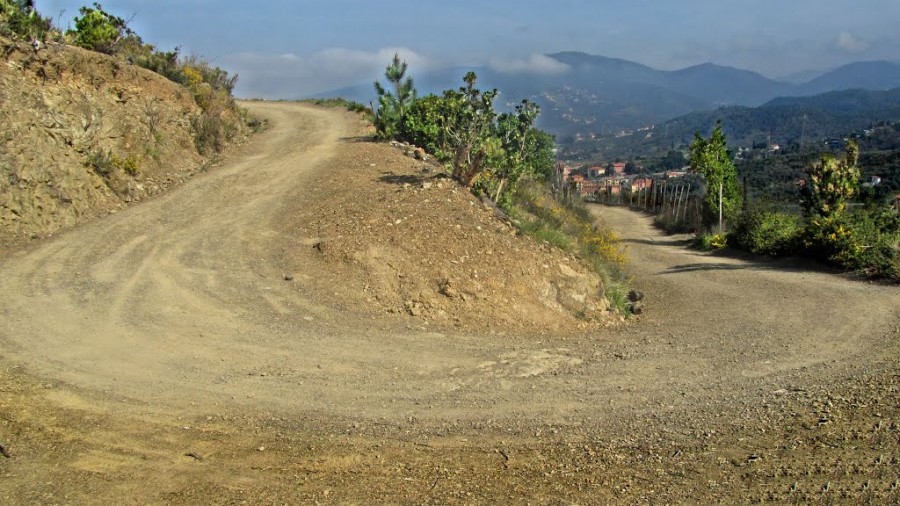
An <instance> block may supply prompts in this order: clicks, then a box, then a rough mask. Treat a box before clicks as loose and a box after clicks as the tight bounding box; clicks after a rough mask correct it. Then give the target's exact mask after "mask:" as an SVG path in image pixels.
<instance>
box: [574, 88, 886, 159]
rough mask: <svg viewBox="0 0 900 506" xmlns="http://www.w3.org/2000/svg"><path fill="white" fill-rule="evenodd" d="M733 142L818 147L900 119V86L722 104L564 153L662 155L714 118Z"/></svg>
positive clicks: (605, 156)
mask: <svg viewBox="0 0 900 506" xmlns="http://www.w3.org/2000/svg"><path fill="white" fill-rule="evenodd" d="M718 120H721V121H722V129H723V132H724V133H725V136H726V137H727V138H728V144H729V146H731V147H732V148H735V147H747V148H749V147H752V146H754V145H756V146H760V145H762V146H771V145H775V144H780V145H783V146H790V145H796V146H799V147H804V148H813V147H815V146H817V145H818V146H822V143H823V141H824V142H826V143H828V142H834V141H838V144H840V142H839V140H840V139H841V138H843V137H845V136H847V135H848V134H851V133H853V132H859V131H861V130H864V129H868V128H870V127H871V125H873V124H875V123H878V122H896V121H900V88H894V89H891V90H886V91H869V90H863V89H858V88H857V89H850V90H841V91H831V92H828V93H823V94H819V95H815V96H811V97H780V98H776V99H773V100H770V101H769V102H767V103H765V104H763V105H761V106H759V107H745V106H725V107H720V108H718V109H714V110H711V111H698V112H693V113H690V114H686V115H684V116H679V117H678V118H674V119H671V120H668V121H665V122H663V123H661V124H658V125H654V126H653V127H652V128H649V129H644V130H641V131H636V132H629V134H627V135H609V136H599V137H596V138H595V139H589V138H586V139H583V140H582V141H579V142H575V143H571V144H565V145H563V146H562V154H563V156H565V157H567V158H598V159H608V158H616V157H621V158H626V159H630V158H635V157H641V156H660V155H663V154H665V153H666V152H667V151H668V150H670V149H672V148H677V147H679V146H685V145H688V144H690V142H691V141H692V140H693V138H694V133H695V132H700V133H701V134H702V135H708V134H709V132H710V131H711V130H712V128H713V126H714V125H715V123H716V121H718Z"/></svg>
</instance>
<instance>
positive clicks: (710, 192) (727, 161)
mask: <svg viewBox="0 0 900 506" xmlns="http://www.w3.org/2000/svg"><path fill="white" fill-rule="evenodd" d="M726 144H727V140H726V139H725V134H724V133H723V132H722V122H721V121H717V122H716V127H715V128H714V129H713V131H712V134H711V135H710V136H709V138H708V139H706V138H704V137H703V136H702V135H700V132H696V133H695V134H694V142H693V143H691V171H692V172H696V173H698V174H701V175H702V176H703V178H704V180H705V181H706V196H705V197H704V199H703V202H704V209H705V212H704V221H705V222H706V224H707V225H708V226H712V225H713V224H714V223H718V227H719V231H720V232H721V231H722V230H723V229H724V227H725V222H727V221H728V220H729V219H730V218H731V217H733V216H734V215H735V213H736V212H738V211H739V210H740V207H741V189H740V186H739V185H738V177H737V169H736V168H735V166H734V162H733V161H732V160H731V155H730V153H728V148H727V145H726Z"/></svg>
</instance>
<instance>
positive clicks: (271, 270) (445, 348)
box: [0, 103, 900, 502]
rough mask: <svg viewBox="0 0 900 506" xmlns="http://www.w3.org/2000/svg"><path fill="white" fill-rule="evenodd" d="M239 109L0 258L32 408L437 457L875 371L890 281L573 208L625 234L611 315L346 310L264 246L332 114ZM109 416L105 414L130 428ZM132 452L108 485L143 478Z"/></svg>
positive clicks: (309, 170)
mask: <svg viewBox="0 0 900 506" xmlns="http://www.w3.org/2000/svg"><path fill="white" fill-rule="evenodd" d="M251 107H252V109H253V110H254V112H257V113H259V114H262V115H265V116H266V117H268V118H270V121H271V124H272V127H271V129H270V130H269V131H268V132H267V133H265V134H263V135H262V136H260V137H259V138H258V139H257V140H256V141H255V142H254V144H253V145H252V146H251V147H250V148H248V151H247V153H246V154H244V155H243V156H241V157H239V158H238V159H236V160H234V161H233V162H230V163H228V164H227V165H225V166H223V167H220V168H217V169H215V170H213V171H211V172H210V173H208V174H205V175H203V176H201V177H198V178H197V179H195V180H194V181H192V182H190V183H188V184H186V185H184V186H183V187H181V188H179V189H177V190H176V191H173V192H171V193H169V194H167V195H164V196H162V197H160V198H157V199H154V200H152V201H150V202H147V203H145V204H142V205H139V206H135V207H133V208H130V209H128V210H126V211H123V212H120V213H118V214H116V215H114V216H111V217H108V218H106V219H103V220H99V221H97V222H94V223H91V224H88V225H86V226H83V227H80V228H78V229H77V230H74V231H72V232H70V233H67V234H64V235H62V236H60V237H58V238H56V239H54V240H52V241H49V242H47V243H44V244H42V245H39V246H38V247H35V248H32V249H29V250H25V251H20V252H18V253H16V254H14V255H12V256H11V257H10V258H7V259H5V260H4V261H3V262H2V264H0V293H2V294H3V296H2V298H0V317H2V324H0V358H2V362H3V363H4V364H6V367H7V368H9V367H11V366H17V369H16V370H21V371H24V373H25V374H27V375H29V376H30V377H35V378H38V379H39V380H40V381H41V382H50V383H54V384H57V385H60V386H61V387H62V390H61V392H60V393H56V394H55V395H53V396H50V397H48V399H49V402H50V405H52V403H53V402H58V403H60V405H61V406H66V407H69V408H72V407H74V408H78V409H83V410H88V411H91V412H103V413H106V414H107V415H108V414H109V413H110V412H116V411H120V412H121V413H130V415H129V416H136V417H138V418H137V419H138V420H140V419H146V420H164V419H167V417H169V418H172V417H174V416H175V415H176V414H177V415H178V416H179V419H181V418H180V417H208V419H211V416H212V415H213V414H215V415H216V416H218V415H219V414H221V413H223V412H227V413H231V414H233V415H234V416H241V415H242V414H243V415H247V414H252V413H261V412H265V413H272V414H278V416H284V417H288V418H303V419H308V420H316V422H315V423H312V425H314V426H316V427H317V430H321V431H326V432H327V431H328V430H334V431H335V432H333V435H334V436H335V437H338V438H340V437H341V436H340V435H341V434H344V432H342V431H344V430H345V429H344V428H336V429H327V427H330V426H331V424H338V425H340V426H341V427H344V425H342V424H344V423H346V424H347V425H346V426H349V427H353V428H354V430H357V431H358V432H360V433H362V434H363V435H364V436H365V437H367V438H371V439H369V440H371V441H382V442H383V441H385V440H390V439H392V438H398V437H401V436H402V438H403V440H407V439H409V438H410V437H426V438H427V437H433V436H434V435H435V434H436V433H448V432H447V431H448V430H449V429H447V427H450V426H452V427H454V428H455V429H454V430H458V431H459V434H458V435H459V438H460V439H457V440H455V441H456V442H455V443H454V444H453V445H454V446H453V447H454V448H455V449H456V450H454V451H459V450H460V449H461V448H467V447H469V446H472V447H477V446H478V445H477V444H476V443H475V442H473V441H471V440H470V438H472V437H477V435H478V434H480V433H485V434H487V433H490V434H494V433H495V432H497V431H512V432H511V433H513V434H518V433H523V434H531V435H534V434H541V433H544V432H543V431H548V430H550V429H548V427H567V428H568V430H569V431H571V434H575V435H578V437H587V436H586V435H589V434H606V435H607V436H604V437H610V438H612V437H619V436H623V435H626V434H630V435H634V434H641V433H643V432H642V431H646V432H647V434H654V435H658V434H659V433H660V432H659V431H678V433H679V434H683V437H684V438H691V437H693V435H694V434H695V433H698V432H700V431H702V430H703V429H702V427H708V426H709V424H710V423H715V422H714V420H717V419H719V418H721V417H723V416H731V415H729V414H732V415H733V414H734V413H743V412H744V411H745V410H746V409H747V407H748V406H754V405H759V404H762V403H765V402H767V401H768V400H770V399H771V396H772V392H773V391H779V390H784V389H794V390H799V389H803V388H813V387H814V386H815V385H819V384H825V383H829V382H840V381H842V379H843V378H846V377H850V376H852V375H853V374H855V373H856V372H858V371H861V370H864V369H867V368H868V369H879V368H880V369H882V370H884V369H888V370H894V369H895V368H896V364H897V359H898V354H897V332H898V323H900V289H898V288H897V287H891V286H880V285H876V284H868V283H861V282H855V281H850V280H847V279H844V278H841V277H839V276H835V275H833V274H829V273H826V272H811V271H808V270H802V269H799V268H795V267H794V266H792V265H791V264H789V263H784V262H765V261H755V260H754V261H745V260H738V259H730V258H721V257H715V256H710V255H706V254H701V253H697V252H693V251H690V250H688V249H685V248H684V247H683V245H682V244H680V243H678V241H677V240H678V239H679V238H677V237H676V238H674V239H673V238H670V237H665V236H663V235H661V234H660V233H659V232H658V231H656V230H655V229H653V228H652V227H651V226H650V221H649V218H647V217H644V216H642V215H639V214H636V213H633V212H631V211H628V210H626V209H623V208H595V212H596V213H597V214H598V215H600V216H602V217H603V218H604V219H605V220H607V221H608V222H609V223H610V224H611V225H612V226H613V227H614V228H616V229H618V230H619V231H621V232H622V233H623V235H624V236H625V239H626V241H627V243H628V244H629V248H630V256H631V259H632V261H631V264H632V269H633V272H634V275H635V280H634V281H635V284H636V286H637V287H638V288H640V289H642V290H643V291H645V292H646V293H647V294H648V301H647V310H646V313H645V314H644V315H643V316H641V317H640V319H639V320H637V322H636V323H634V324H632V325H630V326H627V327H626V328H624V329H619V330H610V331H608V332H604V333H603V334H601V335H593V336H585V337H583V338H579V339H576V338H568V339H562V338H557V337H554V336H547V337H545V338H543V339H540V340H538V339H533V340H531V339H529V340H524V339H516V338H515V336H508V337H497V336H492V337H488V336H447V335H441V334H436V333H428V332H423V331H410V330H404V329H384V328H374V327H372V326H371V325H370V324H369V322H367V321H365V320H363V319H361V320H354V319H348V318H346V317H345V316H344V315H342V314H341V313H340V312H337V311H335V310H334V309H332V308H329V307H327V306H326V305H323V304H321V303H320V302H319V301H316V300H312V299H311V298H309V297H307V296H306V295H305V294H304V293H302V292H300V291H298V289H297V287H296V286H295V285H294V284H291V283H286V282H285V281H284V280H283V274H284V272H283V266H282V265H280V262H281V258H280V257H279V256H278V254H277V252H278V251H279V247H278V244H279V243H280V242H283V241H284V240H285V239H284V234H285V233H287V231H285V230H282V228H281V227H280V225H279V224H280V221H281V220H280V217H281V216H283V213H290V212H292V210H294V209H298V208H299V207H298V206H311V205H316V206H321V207H322V209H324V210H327V209H328V202H329V199H331V198H336V196H332V195H327V194H321V193H317V192H316V191H314V190H312V189H311V188H313V185H312V184H311V181H312V180H313V178H314V177H322V174H327V171H328V167H329V164H330V163H334V162H333V155H334V154H335V153H336V152H337V150H340V149H342V146H346V144H344V143H345V142H347V141H345V140H344V139H343V138H344V137H345V136H348V135H350V134H351V133H352V132H351V130H352V128H351V126H350V125H349V124H348V120H347V119H346V116H344V115H342V114H339V113H335V112H331V111H323V110H319V109H314V108H309V107H305V106H301V105H296V104H281V103H277V104H266V103H254V104H252V105H251ZM326 212H327V211H326ZM300 274H302V275H304V276H315V273H314V272H303V273H300ZM335 289H336V290H337V289H340V287H335ZM76 392H77V393H76ZM88 398H89V399H90V401H88V400H85V399H88ZM48 409H49V408H48ZM123 416H124V415H123ZM279 419H280V418H279ZM114 420H115V419H114ZM122 420H125V419H121V420H119V421H118V422H117V423H114V422H109V423H110V424H111V425H112V426H116V427H118V426H119V425H120V424H125V426H127V427H132V428H133V427H134V425H133V423H132V422H128V423H126V422H125V421H122ZM129 420H130V419H129ZM337 420H340V422H338V421H337ZM413 421H414V422H415V424H414V427H413V428H410V427H408V426H403V428H401V426H400V425H397V424H407V423H409V424H412V423H413ZM134 423H137V422H134ZM129 424H131V425H129ZM309 426H310V425H305V426H304V427H306V428H298V427H293V428H292V429H290V430H292V431H294V432H293V433H294V434H295V435H296V437H301V438H302V437H304V436H303V434H305V433H306V432H305V431H308V430H311V429H309ZM366 427H368V429H366ZM385 427H388V428H385ZM111 430H112V429H111ZM135 430H136V429H135ZM147 430H153V429H152V428H149V429H147ZM222 430H226V429H222ZM273 430H274V429H273ZM278 430H279V431H282V432H283V431H285V430H287V429H284V428H283V427H282V428H279V429H278ZM366 430H368V431H369V432H366ZM553 430H554V431H555V430H556V429H553ZM441 431H444V432H441ZM492 431H493V432H492ZM120 432H121V431H120ZM450 432H452V431H450ZM554 433H555V432H554ZM279 434H281V432H279ZM410 434H412V435H410ZM463 436H465V437H463ZM147 437H149V436H147V435H145V436H141V435H140V431H138V435H136V436H135V435H132V439H131V440H132V441H133V442H134V443H133V444H134V445H136V446H139V445H140V444H141V442H142V441H145V440H146V438H147ZM485 437H487V436H485ZM491 437H496V435H493V436H491ZM629 437H630V436H629ZM648 437H651V436H648ZM654 437H655V436H654ZM338 440H340V439H338ZM332 441H333V440H332ZM348 444H350V443H348ZM379 445H380V443H379ZM448 455H449V454H448ZM435 458H437V456H436V457H435ZM459 458H462V457H459ZM507 460H508V459H507ZM135 466H137V467H135V468H133V469H136V470H132V471H131V473H132V474H128V476H130V478H128V477H126V478H125V479H134V478H135V477H136V476H143V475H142V474H141V473H145V472H147V469H146V468H144V467H141V466H140V465H138V464H135ZM129 469H132V468H129ZM142 469H143V471H141V470H142ZM342 469H343V468H342ZM231 471H234V470H233V469H232V470H231ZM35 472H36V471H35ZM223 473H225V472H224V471H223ZM167 476H168V477H169V478H172V476H171V475H165V474H164V475H161V477H160V478H159V479H165V478H166V477H167ZM372 476H373V479H376V478H377V475H375V474H373V475H372ZM382 478H383V477H382ZM222 479H223V480H226V479H227V478H226V474H223V476H222ZM359 487H361V488H360V490H362V491H363V493H364V491H365V481H364V480H363V481H361V482H360V484H359ZM251 488H252V487H251ZM398 490H399V489H398ZM145 492H146V491H145ZM195 499H196V498H195ZM188 502H190V501H188Z"/></svg>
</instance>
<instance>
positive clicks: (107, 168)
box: [85, 149, 141, 179]
mask: <svg viewBox="0 0 900 506" xmlns="http://www.w3.org/2000/svg"><path fill="white" fill-rule="evenodd" d="M85 165H86V166H87V167H89V168H90V169H92V170H93V171H94V172H96V173H97V175H98V176H100V177H102V178H103V179H109V178H111V177H112V176H113V175H114V174H115V173H116V172H122V173H124V174H127V175H129V176H132V177H134V176H137V175H138V174H139V173H140V167H141V163H140V161H138V159H137V158H134V157H132V156H126V157H125V158H122V157H120V156H119V155H117V154H115V153H113V152H112V150H110V151H106V152H104V151H103V150H101V149H98V150H95V151H91V152H90V153H88V155H87V159H86V160H85Z"/></svg>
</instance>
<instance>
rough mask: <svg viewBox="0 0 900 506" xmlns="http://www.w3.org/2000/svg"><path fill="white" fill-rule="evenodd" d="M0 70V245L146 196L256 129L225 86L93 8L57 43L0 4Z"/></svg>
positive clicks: (36, 19)
mask: <svg viewBox="0 0 900 506" xmlns="http://www.w3.org/2000/svg"><path fill="white" fill-rule="evenodd" d="M0 60H2V62H0V65H2V66H3V68H4V72H2V73H0V104H2V106H0V118H2V122H3V125H4V128H3V131H2V133H0V243H2V244H9V243H12V242H18V241H21V240H22V239H26V238H28V237H33V236H43V235H47V234H51V233H54V232H56V231H57V230H60V229H62V228H65V227H68V226H71V225H74V224H76V223H78V222H80V221H83V219H85V218H86V217H90V216H93V215H97V214H103V213H106V212H109V211H111V210H114V209H116V208H117V207H120V206H121V205H123V204H124V203H127V202H132V201H136V200H140V199H143V198H145V197H146V196H148V195H151V194H154V193H157V192H158V191H160V190H161V189H163V188H165V187H167V186H169V185H171V184H173V183H174V182H177V181H179V180H180V179H182V178H184V177H186V176H187V175H189V174H191V173H192V172H195V171H197V170H199V169H200V168H202V166H203V164H204V163H208V162H209V161H210V160H211V159H212V157H215V156H216V155H217V154H218V153H219V152H221V151H222V150H223V149H225V147H226V146H227V145H228V144H229V143H230V142H231V141H234V140H237V139H239V138H242V137H244V136H245V135H246V134H247V133H248V132H249V131H250V130H251V129H252V128H253V127H254V126H257V125H255V124H253V122H252V121H250V120H249V119H248V117H247V115H246V114H245V113H244V112H243V111H242V110H241V109H240V108H239V107H238V106H237V105H236V104H235V101H234V99H233V97H232V94H231V92H232V89H233V87H234V84H235V82H236V78H237V77H236V76H229V75H228V73H227V72H225V71H224V70H222V69H219V68H217V67H214V66H212V65H210V64H209V63H207V62H204V61H202V60H200V59H198V58H193V57H189V58H181V57H180V56H179V55H178V51H177V50H176V51H172V52H161V51H158V50H157V49H156V48H154V47H153V46H151V45H149V44H145V43H144V42H143V41H142V40H141V38H140V37H139V36H138V35H137V34H135V33H134V32H133V31H131V30H130V29H129V28H128V27H127V23H126V22H125V21H124V20H122V19H121V18H118V17H116V16H113V15H111V14H109V13H107V12H106V11H104V10H103V9H102V7H101V6H100V5H99V4H94V6H93V7H83V8H82V9H81V10H80V16H79V17H77V18H76V19H75V28H74V29H73V30H70V31H68V32H65V33H64V32H62V31H61V30H58V29H56V28H54V27H53V26H52V24H51V23H50V21H49V19H47V18H44V17H43V16H41V15H40V14H39V13H38V12H37V11H35V10H34V8H33V7H32V6H31V2H26V1H16V0H0Z"/></svg>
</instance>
